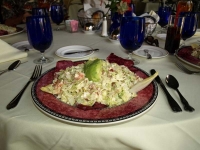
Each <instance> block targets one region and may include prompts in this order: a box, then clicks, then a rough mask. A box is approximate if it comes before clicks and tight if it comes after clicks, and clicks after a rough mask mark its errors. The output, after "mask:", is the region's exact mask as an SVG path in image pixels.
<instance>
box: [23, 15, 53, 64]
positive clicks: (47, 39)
mask: <svg viewBox="0 0 200 150" xmlns="http://www.w3.org/2000/svg"><path fill="white" fill-rule="evenodd" d="M26 28H27V36H28V41H29V43H30V45H31V46H32V47H33V48H34V49H36V50H38V51H40V52H41V57H40V58H39V59H35V60H34V61H33V62H34V63H36V64H43V63H50V62H52V61H53V58H52V57H45V56H44V52H45V50H47V49H48V48H49V47H50V46H51V43H52V41H53V34H52V29H51V22H50V19H49V17H48V16H29V17H27V18H26Z"/></svg>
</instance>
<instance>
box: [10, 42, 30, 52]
mask: <svg viewBox="0 0 200 150" xmlns="http://www.w3.org/2000/svg"><path fill="white" fill-rule="evenodd" d="M12 46H13V47H15V48H17V49H18V50H22V51H26V49H28V50H33V47H32V46H31V45H30V44H29V42H28V41H21V42H17V43H15V44H13V45H12Z"/></svg>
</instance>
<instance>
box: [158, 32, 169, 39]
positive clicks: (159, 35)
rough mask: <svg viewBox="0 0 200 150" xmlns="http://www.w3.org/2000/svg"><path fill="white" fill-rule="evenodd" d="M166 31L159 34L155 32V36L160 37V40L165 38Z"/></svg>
mask: <svg viewBox="0 0 200 150" xmlns="http://www.w3.org/2000/svg"><path fill="white" fill-rule="evenodd" d="M166 36H167V35H166V33H161V34H157V35H156V37H157V38H159V39H161V40H165V39H166Z"/></svg>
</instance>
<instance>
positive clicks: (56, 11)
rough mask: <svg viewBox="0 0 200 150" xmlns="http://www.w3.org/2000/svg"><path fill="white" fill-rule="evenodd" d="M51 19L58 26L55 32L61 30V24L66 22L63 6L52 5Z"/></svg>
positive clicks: (58, 4)
mask: <svg viewBox="0 0 200 150" xmlns="http://www.w3.org/2000/svg"><path fill="white" fill-rule="evenodd" d="M50 15H51V19H52V21H53V22H54V23H56V24H57V28H56V29H55V30H57V31H58V30H61V28H60V26H59V25H60V23H61V22H62V21H63V20H64V13H63V6H62V5H61V4H60V3H52V4H51V9H50Z"/></svg>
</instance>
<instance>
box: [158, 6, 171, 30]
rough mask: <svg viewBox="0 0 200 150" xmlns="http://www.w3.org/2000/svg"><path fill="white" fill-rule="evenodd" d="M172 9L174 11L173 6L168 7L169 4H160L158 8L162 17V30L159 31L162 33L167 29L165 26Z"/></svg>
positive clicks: (160, 21)
mask: <svg viewBox="0 0 200 150" xmlns="http://www.w3.org/2000/svg"><path fill="white" fill-rule="evenodd" d="M171 11H172V10H171V7H168V6H160V7H159V8H158V16H159V17H160V20H159V21H158V24H159V25H160V26H161V30H160V31H159V32H160V33H162V32H163V31H164V29H165V28H164V27H165V26H166V25H167V24H168V20H169V16H170V15H171Z"/></svg>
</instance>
